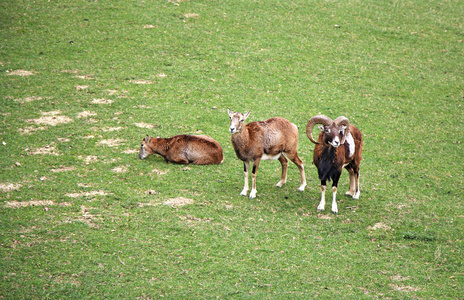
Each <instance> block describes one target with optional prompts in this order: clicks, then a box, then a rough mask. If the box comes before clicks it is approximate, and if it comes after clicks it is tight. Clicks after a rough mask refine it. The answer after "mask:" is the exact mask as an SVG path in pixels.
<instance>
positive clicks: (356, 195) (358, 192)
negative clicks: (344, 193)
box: [353, 173, 361, 199]
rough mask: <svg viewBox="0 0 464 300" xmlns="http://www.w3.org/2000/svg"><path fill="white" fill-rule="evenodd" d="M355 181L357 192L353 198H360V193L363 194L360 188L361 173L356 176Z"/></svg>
mask: <svg viewBox="0 0 464 300" xmlns="http://www.w3.org/2000/svg"><path fill="white" fill-rule="evenodd" d="M354 182H355V184H354V186H355V191H356V192H355V193H354V195H353V199H359V195H360V194H361V191H360V190H359V173H358V174H357V175H355V176H354Z"/></svg>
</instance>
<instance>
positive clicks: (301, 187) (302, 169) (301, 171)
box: [298, 164, 306, 192]
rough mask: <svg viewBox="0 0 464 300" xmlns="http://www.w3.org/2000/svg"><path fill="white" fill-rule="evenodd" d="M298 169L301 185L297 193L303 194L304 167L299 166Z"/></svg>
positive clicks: (304, 181) (304, 184)
mask: <svg viewBox="0 0 464 300" xmlns="http://www.w3.org/2000/svg"><path fill="white" fill-rule="evenodd" d="M299 169H300V177H301V185H300V187H299V188H298V190H299V191H301V192H303V191H304V189H305V187H306V177H305V173H304V166H303V164H301V166H299Z"/></svg>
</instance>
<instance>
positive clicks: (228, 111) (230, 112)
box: [227, 108, 233, 118]
mask: <svg viewBox="0 0 464 300" xmlns="http://www.w3.org/2000/svg"><path fill="white" fill-rule="evenodd" d="M227 113H228V114H229V117H230V118H232V115H233V113H232V111H231V110H230V109H229V108H227Z"/></svg>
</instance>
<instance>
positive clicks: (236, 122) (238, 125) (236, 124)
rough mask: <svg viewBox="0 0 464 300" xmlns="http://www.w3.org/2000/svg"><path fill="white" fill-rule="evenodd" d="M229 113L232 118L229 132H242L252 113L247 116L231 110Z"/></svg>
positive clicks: (228, 110)
mask: <svg viewBox="0 0 464 300" xmlns="http://www.w3.org/2000/svg"><path fill="white" fill-rule="evenodd" d="M227 113H228V114H229V117H230V126H229V132H230V133H232V134H234V133H239V132H240V131H242V129H243V126H244V123H245V120H246V118H248V116H249V115H250V111H249V112H247V113H246V114H241V113H239V112H232V111H231V110H230V109H227Z"/></svg>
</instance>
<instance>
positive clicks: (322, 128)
mask: <svg viewBox="0 0 464 300" xmlns="http://www.w3.org/2000/svg"><path fill="white" fill-rule="evenodd" d="M317 128H319V130H320V131H324V129H325V128H324V125H317Z"/></svg>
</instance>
